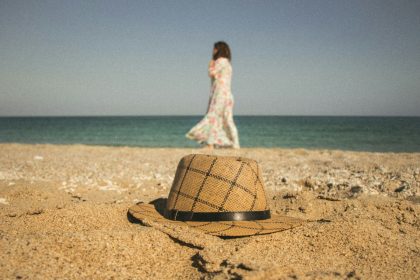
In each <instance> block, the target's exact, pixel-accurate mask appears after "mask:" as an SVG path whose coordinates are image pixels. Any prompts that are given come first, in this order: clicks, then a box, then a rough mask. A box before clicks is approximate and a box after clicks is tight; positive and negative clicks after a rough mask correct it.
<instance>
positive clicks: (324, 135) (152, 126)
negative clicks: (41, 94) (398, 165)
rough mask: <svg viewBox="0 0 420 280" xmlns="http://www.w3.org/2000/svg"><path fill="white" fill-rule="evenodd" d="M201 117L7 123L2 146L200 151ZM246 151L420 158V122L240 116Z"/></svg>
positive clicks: (3, 121)
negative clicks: (195, 135)
mask: <svg viewBox="0 0 420 280" xmlns="http://www.w3.org/2000/svg"><path fill="white" fill-rule="evenodd" d="M200 119H201V116H134V117H2V118H0V142H2V143H50V144H87V145H110V146H139V147H199V144H197V143H195V142H194V141H191V140H188V139H186V138H185V136H184V135H185V133H186V132H187V131H188V130H189V129H190V128H191V127H192V126H194V125H195V124H196V123H197V122H198V121H199V120H200ZM235 123H236V125H237V128H238V132H239V140H240V144H241V146H242V147H280V148H307V149H340V150H356V151H373V152H420V117H313V116H311V117H307V116H304V117H303V116H302V117H295V116H293V117H292V116H290V117H288V116H235Z"/></svg>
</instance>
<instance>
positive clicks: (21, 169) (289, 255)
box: [0, 144, 420, 279]
mask: <svg viewBox="0 0 420 280" xmlns="http://www.w3.org/2000/svg"><path fill="white" fill-rule="evenodd" d="M191 153H203V151H201V150H197V149H175V148H134V147H102V146H84V145H70V146H66V145H23V144H0V215H1V219H0V248H1V249H0V274H1V277H0V278H2V279H420V153H368V152H350V151H330V150H304V149H254V148H253V149H241V150H238V151H236V150H228V149H224V150H215V151H213V152H212V153H213V154H221V155H240V156H243V157H249V158H253V159H255V160H257V161H258V163H259V164H260V167H261V169H262V172H263V176H264V182H265V186H266V192H267V199H268V201H269V204H270V208H271V210H272V212H273V213H277V214H284V215H288V216H291V217H298V218H303V219H306V220H308V222H307V223H305V224H304V225H303V226H301V227H298V228H294V229H292V230H287V231H283V232H278V233H274V234H269V235H260V236H253V237H244V238H234V239H221V238H219V237H215V236H210V235H205V234H203V233H201V232H197V231H195V230H193V229H188V228H178V227H171V226H162V225H157V224H149V225H141V224H137V223H131V222H130V221H129V220H128V219H127V210H128V208H129V207H130V206H131V205H133V204H134V203H136V202H138V201H144V202H149V201H151V200H154V199H156V198H160V197H166V196H167V194H168V192H169V189H170V187H171V183H172V180H173V177H174V173H175V170H176V166H177V164H178V161H179V159H180V158H181V157H183V156H185V155H187V154H191Z"/></svg>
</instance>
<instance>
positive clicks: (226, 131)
mask: <svg viewBox="0 0 420 280" xmlns="http://www.w3.org/2000/svg"><path fill="white" fill-rule="evenodd" d="M230 60H231V53H230V49H229V46H228V44H226V43H225V42H217V43H215V44H214V49H213V59H212V60H211V61H210V63H209V76H210V78H211V96H210V100H209V105H208V108H207V113H206V115H205V116H204V118H203V119H202V120H201V121H200V122H199V123H198V124H197V125H195V126H194V127H193V128H192V129H191V130H190V131H189V132H188V133H187V134H186V137H187V138H189V139H191V140H195V141H198V142H199V143H203V144H206V145H207V146H206V147H207V148H209V149H213V147H215V146H216V147H233V148H235V149H239V139H238V131H237V129H236V126H235V123H234V122H233V116H232V109H233V96H232V92H231V87H230V83H231V80H232V66H231V64H230Z"/></svg>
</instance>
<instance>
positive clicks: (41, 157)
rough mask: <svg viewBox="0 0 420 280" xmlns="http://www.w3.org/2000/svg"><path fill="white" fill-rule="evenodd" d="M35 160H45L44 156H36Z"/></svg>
mask: <svg viewBox="0 0 420 280" xmlns="http://www.w3.org/2000/svg"><path fill="white" fill-rule="evenodd" d="M34 160H44V157H43V156H34Z"/></svg>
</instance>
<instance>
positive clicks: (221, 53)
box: [213, 41, 232, 61]
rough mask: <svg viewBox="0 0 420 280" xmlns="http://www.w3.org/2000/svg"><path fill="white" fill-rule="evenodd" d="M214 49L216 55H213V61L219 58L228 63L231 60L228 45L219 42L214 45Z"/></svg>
mask: <svg viewBox="0 0 420 280" xmlns="http://www.w3.org/2000/svg"><path fill="white" fill-rule="evenodd" d="M214 48H215V49H216V53H215V54H214V55H213V60H216V59H218V58H220V57H225V58H227V59H229V61H230V60H231V59H232V55H231V53H230V48H229V45H228V44H226V43H225V42H223V41H219V42H216V43H214Z"/></svg>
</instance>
